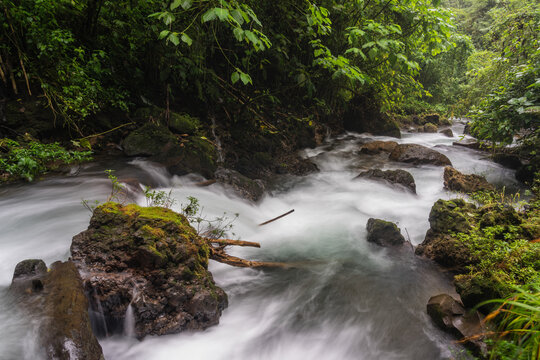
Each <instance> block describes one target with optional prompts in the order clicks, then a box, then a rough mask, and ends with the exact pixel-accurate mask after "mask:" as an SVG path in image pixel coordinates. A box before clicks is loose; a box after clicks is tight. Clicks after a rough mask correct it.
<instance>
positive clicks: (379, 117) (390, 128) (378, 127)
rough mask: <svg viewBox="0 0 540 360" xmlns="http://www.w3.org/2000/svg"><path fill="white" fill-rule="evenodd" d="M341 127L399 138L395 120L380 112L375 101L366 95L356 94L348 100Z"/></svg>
mask: <svg viewBox="0 0 540 360" xmlns="http://www.w3.org/2000/svg"><path fill="white" fill-rule="evenodd" d="M343 127H344V128H345V130H348V131H355V132H359V133H362V132H369V133H371V134H373V135H382V136H391V137H395V138H398V139H399V138H401V131H400V130H399V125H398V124H397V122H396V121H395V120H394V119H392V118H391V117H390V116H388V115H387V114H385V113H382V112H381V111H380V107H379V106H378V104H377V102H376V101H375V100H374V99H372V98H369V97H367V96H357V97H355V98H353V99H352V100H351V101H349V103H348V109H347V110H346V111H345V113H344V114H343Z"/></svg>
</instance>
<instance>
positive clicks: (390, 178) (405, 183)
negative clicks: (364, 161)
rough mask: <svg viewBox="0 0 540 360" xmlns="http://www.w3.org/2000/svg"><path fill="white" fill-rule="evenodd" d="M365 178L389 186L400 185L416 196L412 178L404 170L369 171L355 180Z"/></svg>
mask: <svg viewBox="0 0 540 360" xmlns="http://www.w3.org/2000/svg"><path fill="white" fill-rule="evenodd" d="M358 178H366V179H370V180H377V181H383V182H386V183H388V184H391V185H400V186H402V187H404V188H405V189H407V190H409V191H410V192H412V193H413V194H416V184H415V182H414V178H413V176H412V175H411V174H410V173H409V172H407V171H405V170H401V169H398V170H386V171H383V170H380V169H371V170H368V171H364V172H362V173H360V174H359V175H358V176H357V177H355V179H358Z"/></svg>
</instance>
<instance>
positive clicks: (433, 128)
mask: <svg viewBox="0 0 540 360" xmlns="http://www.w3.org/2000/svg"><path fill="white" fill-rule="evenodd" d="M437 130H439V128H438V127H437V125H435V124H433V123H430V122H428V123H427V124H425V125H424V132H425V133H436V132H437Z"/></svg>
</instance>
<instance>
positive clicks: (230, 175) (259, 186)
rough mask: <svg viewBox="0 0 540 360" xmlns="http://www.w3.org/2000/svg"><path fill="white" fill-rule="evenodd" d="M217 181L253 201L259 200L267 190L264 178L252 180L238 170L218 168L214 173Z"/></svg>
mask: <svg viewBox="0 0 540 360" xmlns="http://www.w3.org/2000/svg"><path fill="white" fill-rule="evenodd" d="M214 176H215V178H216V180H217V181H219V182H220V183H223V184H226V185H228V186H230V187H231V188H232V189H233V190H234V191H235V192H236V193H237V194H238V195H240V196H241V197H243V198H245V199H249V200H252V201H257V200H259V199H260V198H261V197H262V196H263V194H264V190H265V186H264V183H263V182H262V180H259V179H256V180H252V179H250V178H248V177H247V176H244V175H242V174H240V173H239V172H238V171H235V170H231V169H225V168H221V167H220V168H218V169H217V170H216V172H215V173H214Z"/></svg>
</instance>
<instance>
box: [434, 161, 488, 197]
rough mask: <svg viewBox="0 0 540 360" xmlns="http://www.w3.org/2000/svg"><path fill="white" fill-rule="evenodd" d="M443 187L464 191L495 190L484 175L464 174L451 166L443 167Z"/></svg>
mask: <svg viewBox="0 0 540 360" xmlns="http://www.w3.org/2000/svg"><path fill="white" fill-rule="evenodd" d="M444 188H445V189H447V190H452V191H461V192H464V193H472V192H475V191H493V190H495V187H494V186H493V185H491V184H490V183H489V182H488V181H487V180H486V178H485V177H483V176H481V175H476V174H471V175H465V174H462V173H460V172H459V171H457V170H456V169H454V168H453V167H451V166H446V167H445V168H444Z"/></svg>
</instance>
